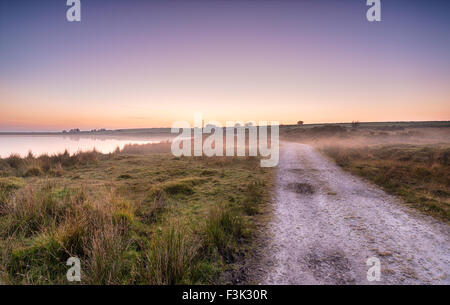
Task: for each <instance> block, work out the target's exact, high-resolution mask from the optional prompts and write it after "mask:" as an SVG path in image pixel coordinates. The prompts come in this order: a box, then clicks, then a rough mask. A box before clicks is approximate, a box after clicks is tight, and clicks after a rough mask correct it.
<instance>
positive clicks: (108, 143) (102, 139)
mask: <svg viewBox="0 0 450 305" xmlns="http://www.w3.org/2000/svg"><path fill="white" fill-rule="evenodd" d="M169 139H170V138H169V137H158V136H155V137H145V138H142V139H141V138H136V137H129V138H127V137H112V136H102V135H96V136H90V135H67V136H66V135H0V157H1V158H6V157H9V156H10V155H11V154H18V155H20V156H22V157H24V156H26V155H27V154H28V152H29V151H31V152H32V153H33V154H34V155H35V156H39V155H42V154H48V155H53V154H57V153H63V152H64V151H65V150H66V149H67V151H68V152H69V153H71V154H73V153H76V152H77V151H91V150H92V149H94V148H95V149H96V150H97V151H99V152H102V153H110V152H113V151H114V150H115V149H116V148H117V147H119V148H121V149H122V148H123V147H124V146H125V145H126V144H147V143H159V142H161V141H166V140H169Z"/></svg>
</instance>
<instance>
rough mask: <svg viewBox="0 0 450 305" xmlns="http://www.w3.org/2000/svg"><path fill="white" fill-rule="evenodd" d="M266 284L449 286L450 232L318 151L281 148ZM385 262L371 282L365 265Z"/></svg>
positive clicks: (304, 147)
mask: <svg viewBox="0 0 450 305" xmlns="http://www.w3.org/2000/svg"><path fill="white" fill-rule="evenodd" d="M269 230H270V236H271V237H270V239H269V242H268V245H267V246H266V247H265V249H264V250H263V252H264V259H263V260H262V266H263V267H262V270H261V274H260V276H258V278H260V279H259V281H258V282H260V283H263V284H374V283H379V284H419V283H426V284H428V283H431V284H450V227H449V226H448V225H446V224H442V223H439V222H438V221H436V220H434V219H432V218H431V217H428V216H424V215H422V214H420V213H419V212H417V211H413V210H411V209H410V208H407V207H405V206H402V203H401V202H399V201H398V200H397V199H395V198H393V197H391V196H389V195H387V194H386V193H384V192H383V191H382V190H380V189H379V188H377V187H375V186H373V185H370V184H369V183H366V182H364V181H363V180H362V179H360V178H358V177H355V176H352V175H350V174H348V173H346V172H344V171H343V170H341V169H340V168H339V167H337V166H336V165H335V164H333V163H332V162H330V161H329V160H327V159H326V158H325V157H323V156H322V155H320V154H319V153H318V152H316V151H315V150H313V149H312V148H311V147H309V146H307V145H303V144H297V143H286V142H285V143H282V146H281V151H280V162H279V164H278V168H277V178H276V189H275V197H274V219H273V221H272V223H270V224H269ZM369 257H377V258H379V259H380V261H381V270H382V273H381V281H380V282H368V281H367V278H366V273H367V270H368V269H369V267H368V266H366V260H367V258H369Z"/></svg>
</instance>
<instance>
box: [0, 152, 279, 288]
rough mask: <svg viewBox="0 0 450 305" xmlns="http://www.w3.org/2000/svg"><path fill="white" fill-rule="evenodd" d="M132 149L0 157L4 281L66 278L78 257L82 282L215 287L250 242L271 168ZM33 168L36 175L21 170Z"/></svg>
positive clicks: (0, 250) (0, 242) (0, 239)
mask: <svg viewBox="0 0 450 305" xmlns="http://www.w3.org/2000/svg"><path fill="white" fill-rule="evenodd" d="M127 149H130V148H127ZM132 149H133V151H134V152H139V154H137V153H136V154H129V153H125V152H123V151H116V152H115V153H112V154H106V155H104V154H100V153H98V152H95V151H94V152H89V153H78V154H75V155H69V154H67V153H65V154H60V155H56V156H52V157H48V156H41V157H37V158H36V157H34V156H28V157H27V158H23V159H21V158H18V157H17V156H11V157H9V158H7V159H2V160H0V171H1V173H2V175H3V176H6V177H3V178H0V279H1V280H2V281H3V282H5V283H13V284H14V283H21V284H67V283H68V282H67V280H66V272H67V268H68V267H67V266H66V264H65V263H66V260H67V259H68V258H69V257H71V256H76V257H78V258H80V260H81V264H82V266H81V267H82V284H180V283H220V281H221V274H222V273H223V272H224V271H226V270H227V269H233V267H232V264H233V263H235V262H236V260H235V259H234V257H238V256H237V255H235V254H236V253H238V252H240V251H241V249H242V248H243V247H247V246H248V245H249V242H250V241H251V231H252V228H253V225H254V223H255V222H256V221H257V219H258V213H259V211H260V208H261V207H263V206H264V204H263V203H264V202H265V201H266V196H267V193H268V188H269V187H270V181H271V179H272V171H271V170H270V169H267V168H266V169H263V168H260V167H259V160H258V159H257V158H245V157H244V158H225V157H224V158H187V157H181V158H174V157H173V156H172V155H171V154H166V153H154V152H155V151H159V149H162V148H161V147H159V148H155V146H152V147H146V148H144V149H142V150H139V149H137V148H136V147H133V148H132ZM128 151H130V150H128ZM31 166H32V168H38V169H39V170H40V172H39V175H31V174H29V175H25V174H24V173H26V171H25V170H24V169H28V168H30V167H31ZM55 173H58V174H55ZM262 181H264V182H262ZM219 207H220V208H219ZM250 210H251V212H249V211H250Z"/></svg>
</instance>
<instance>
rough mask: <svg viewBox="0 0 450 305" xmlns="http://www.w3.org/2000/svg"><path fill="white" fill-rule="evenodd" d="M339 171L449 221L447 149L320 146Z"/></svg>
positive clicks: (408, 146)
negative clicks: (344, 171)
mask: <svg viewBox="0 0 450 305" xmlns="http://www.w3.org/2000/svg"><path fill="white" fill-rule="evenodd" d="M321 150H322V151H323V152H324V153H325V154H326V155H327V156H329V157H331V158H332V159H333V160H335V161H336V163H337V164H338V165H340V166H342V167H343V168H345V169H347V170H349V171H351V172H352V173H355V174H357V175H360V176H363V177H365V178H367V179H369V180H371V181H373V182H374V183H376V184H377V185H379V186H381V187H383V188H384V189H385V190H386V191H388V192H389V193H392V194H395V195H397V196H400V197H401V198H402V199H404V201H405V202H406V203H408V204H410V205H411V206H413V207H415V208H418V209H419V210H421V211H423V212H426V213H428V214H431V215H433V216H436V217H439V218H441V219H445V220H446V221H448V220H450V192H449V189H450V160H449V157H450V147H449V146H448V145H445V144H441V145H405V144H403V145H381V146H380V145H377V146H361V147H346V146H341V145H335V146H324V147H322V148H321Z"/></svg>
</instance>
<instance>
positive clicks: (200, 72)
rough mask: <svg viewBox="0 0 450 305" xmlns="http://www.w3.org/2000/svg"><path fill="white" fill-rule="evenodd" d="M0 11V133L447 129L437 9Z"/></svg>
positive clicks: (449, 48) (235, 1) (448, 53)
mask: <svg viewBox="0 0 450 305" xmlns="http://www.w3.org/2000/svg"><path fill="white" fill-rule="evenodd" d="M368 8H369V7H368V6H366V0H341V1H335V0H315V1H313V0H309V1H293V0H292V1H289V0H204V1H197V0H179V1H172V0H159V1H142V0H141V1H137V0H127V1H125V0H122V1H120V0H81V22H68V21H67V20H66V11H67V9H68V7H67V6H66V1H65V0H39V1H33V0H0V131H57V130H62V129H70V128H81V129H93V128H108V129H115V128H145V127H170V126H171V125H172V123H173V122H175V121H179V120H186V121H188V122H191V123H192V122H193V115H194V113H195V112H201V113H203V118H204V119H205V121H208V120H216V121H219V122H225V121H227V120H232V121H233V120H234V121H237V120H240V121H243V122H246V121H256V122H258V121H262V120H267V121H269V120H276V121H279V122H280V123H282V124H290V123H295V122H297V121H298V120H302V121H304V122H305V123H324V122H349V121H353V120H359V121H416V120H417V121H425V120H449V119H450V31H449V29H450V17H449V12H450V1H437V0H430V1H407V0H404V1H401V0H395V1H394V0H381V22H368V21H367V19H366V11H367V9H368Z"/></svg>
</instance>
